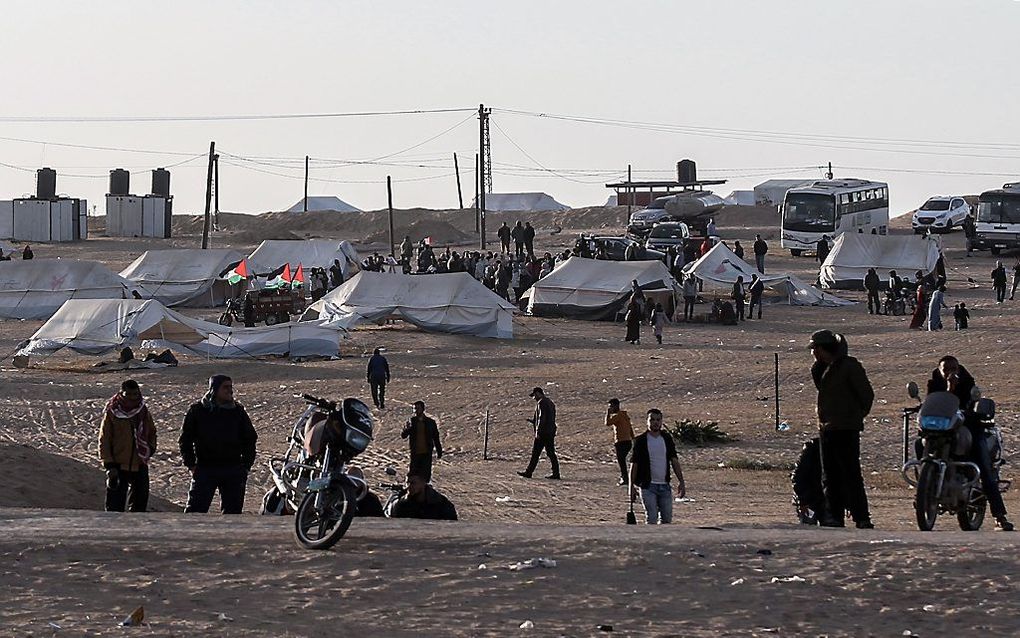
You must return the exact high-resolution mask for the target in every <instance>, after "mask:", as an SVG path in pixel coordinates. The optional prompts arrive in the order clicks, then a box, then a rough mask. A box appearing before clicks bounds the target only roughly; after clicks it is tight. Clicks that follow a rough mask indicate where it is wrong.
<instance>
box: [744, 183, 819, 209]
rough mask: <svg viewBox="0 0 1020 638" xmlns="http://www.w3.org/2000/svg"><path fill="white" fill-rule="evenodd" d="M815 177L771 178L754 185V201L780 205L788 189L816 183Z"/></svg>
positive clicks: (759, 204)
mask: <svg viewBox="0 0 1020 638" xmlns="http://www.w3.org/2000/svg"><path fill="white" fill-rule="evenodd" d="M814 182H815V180H813V179H770V180H766V181H764V182H762V183H761V184H758V185H757V186H755V187H754V203H755V205H757V206H778V205H779V204H782V203H783V198H784V197H786V191H788V190H790V189H791V188H797V187H798V186H806V185H808V184H812V183H814Z"/></svg>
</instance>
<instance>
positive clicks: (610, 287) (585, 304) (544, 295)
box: [524, 257, 677, 321]
mask: <svg viewBox="0 0 1020 638" xmlns="http://www.w3.org/2000/svg"><path fill="white" fill-rule="evenodd" d="M634 280H637V282H638V286H640V287H641V289H642V290H644V291H645V293H646V294H652V295H653V296H655V295H656V294H661V296H662V297H663V300H664V301H666V302H667V304H671V303H674V302H675V295H676V292H677V291H676V282H675V281H674V280H673V277H672V275H670V274H669V270H667V269H666V266H665V265H663V263H662V262H661V261H604V260H597V259H585V258H583V257H571V258H570V259H568V260H567V261H564V262H562V263H560V264H559V265H558V266H556V268H554V269H553V271H552V272H551V273H549V274H548V275H546V276H545V277H543V278H542V279H539V280H538V281H537V282H535V285H533V286H532V287H531V288H530V289H529V290H528V291H527V292H526V293H524V294H525V296H526V297H527V299H528V307H527V312H528V314H531V315H536V316H539V317H568V318H572V319H588V320H592V321H600V320H612V319H614V318H615V317H616V315H617V313H619V312H620V310H622V309H623V307H624V305H626V303H627V300H628V299H629V298H630V294H631V290H632V282H633V281H634ZM663 307H666V305H665V304H664V306H663ZM667 311H671V308H667Z"/></svg>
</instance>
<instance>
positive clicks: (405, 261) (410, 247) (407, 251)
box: [400, 235, 414, 275]
mask: <svg viewBox="0 0 1020 638" xmlns="http://www.w3.org/2000/svg"><path fill="white" fill-rule="evenodd" d="M413 256H414V244H412V243H411V237H410V236H409V235H404V241H402V242H400V265H401V266H402V269H403V272H404V274H405V275H410V274H411V258H412V257H413Z"/></svg>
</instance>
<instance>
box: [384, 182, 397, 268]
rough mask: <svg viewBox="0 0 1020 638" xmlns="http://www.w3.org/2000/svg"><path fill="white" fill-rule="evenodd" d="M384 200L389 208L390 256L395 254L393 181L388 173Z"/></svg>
mask: <svg viewBox="0 0 1020 638" xmlns="http://www.w3.org/2000/svg"><path fill="white" fill-rule="evenodd" d="M386 202H387V207H388V208H389V214H390V255H391V256H392V255H394V254H395V252H394V250H393V246H394V243H393V182H392V180H390V176H389V175H387V176H386Z"/></svg>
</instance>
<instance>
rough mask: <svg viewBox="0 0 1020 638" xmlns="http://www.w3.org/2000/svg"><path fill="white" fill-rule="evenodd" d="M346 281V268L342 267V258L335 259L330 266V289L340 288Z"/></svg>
mask: <svg viewBox="0 0 1020 638" xmlns="http://www.w3.org/2000/svg"><path fill="white" fill-rule="evenodd" d="M342 283H344V269H343V268H341V267H340V260H339V259H334V260H333V265H332V266H330V267H329V289H330V290H333V289H334V288H338V287H339V286H340V284H342Z"/></svg>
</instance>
